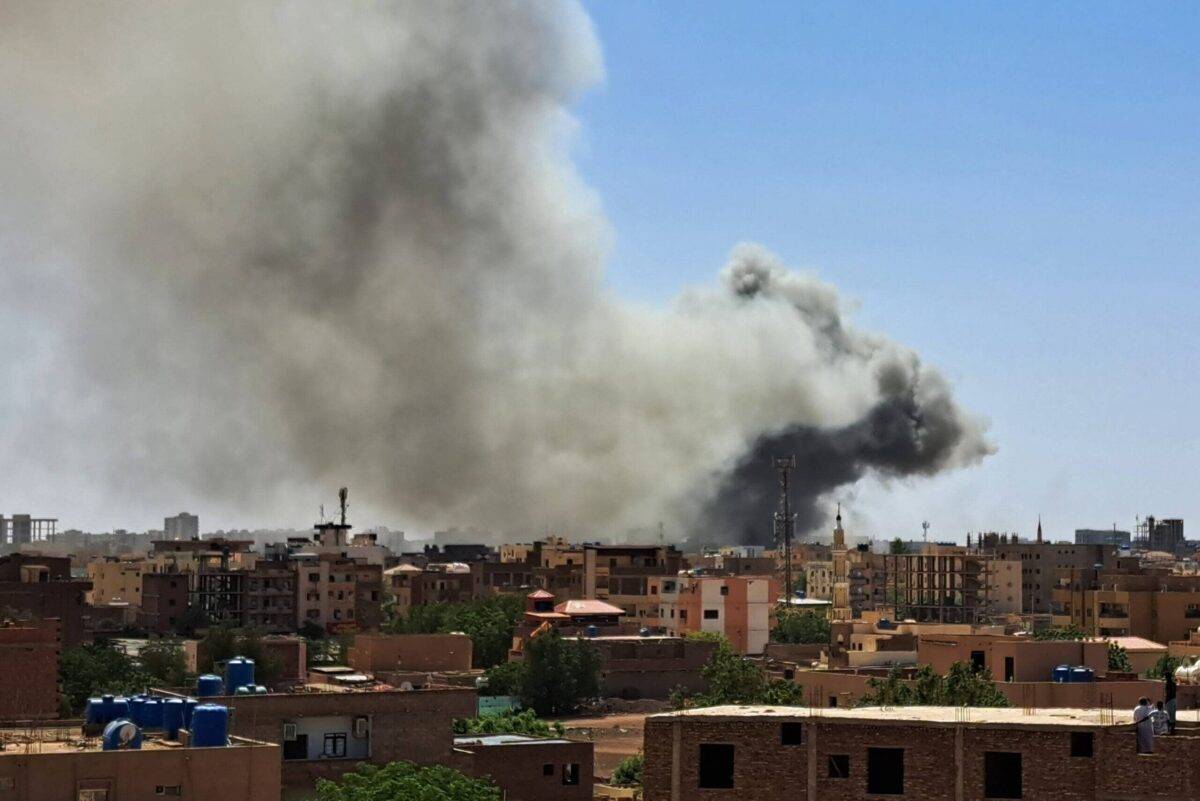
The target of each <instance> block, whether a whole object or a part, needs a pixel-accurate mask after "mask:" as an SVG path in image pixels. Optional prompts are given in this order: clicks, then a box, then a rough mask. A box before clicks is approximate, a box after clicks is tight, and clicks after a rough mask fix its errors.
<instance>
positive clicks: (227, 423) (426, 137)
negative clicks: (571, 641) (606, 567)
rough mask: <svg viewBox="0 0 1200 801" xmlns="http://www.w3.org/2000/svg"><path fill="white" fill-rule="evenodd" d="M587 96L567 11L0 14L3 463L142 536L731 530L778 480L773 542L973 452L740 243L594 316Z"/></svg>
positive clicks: (954, 408) (853, 335) (586, 39)
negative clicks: (864, 489)
mask: <svg viewBox="0 0 1200 801" xmlns="http://www.w3.org/2000/svg"><path fill="white" fill-rule="evenodd" d="M601 77H602V67H601V59H600V51H599V46H598V44H597V42H596V40H595V36H594V34H593V31H592V29H591V25H590V22H589V21H588V19H587V18H586V16H585V14H584V12H583V11H582V9H581V8H580V7H579V6H578V5H576V4H574V3H566V2H564V3H517V2H489V3H474V2H471V3H467V2H464V3H455V2H439V3H428V2H411V3H403V2H397V3H377V4H323V3H315V2H312V3H310V2H285V3H282V4H277V3H248V2H243V1H241V0H239V1H238V2H221V1H220V0H216V1H213V0H210V1H209V2H203V3H200V2H195V3H191V2H189V3H171V4H166V3H157V4H140V3H139V4H107V5H102V4H100V3H80V4H53V3H43V2H23V1H22V0H18V1H17V2H12V3H7V4H5V6H4V7H3V9H0V262H2V269H0V291H2V292H3V293H4V296H5V297H6V298H8V299H10V300H9V302H8V303H7V304H6V306H7V307H8V308H9V309H10V310H11V309H12V308H13V306H14V305H16V306H17V307H19V309H20V311H19V312H18V313H16V314H13V313H9V314H7V315H6V316H5V317H4V319H3V321H2V322H0V344H3V345H4V346H5V347H6V348H8V350H9V352H10V353H13V354H15V355H16V358H15V359H14V360H13V361H12V362H11V363H10V364H8V365H5V366H4V368H5V371H6V372H5V374H4V376H3V377H5V378H7V379H9V380H10V382H11V381H13V380H17V381H19V382H22V383H23V384H24V385H25V386H31V385H32V386H35V387H37V388H39V392H38V393H37V394H36V396H35V397H32V398H31V397H27V396H22V397H15V396H13V397H4V398H0V412H3V413H4V415H5V419H6V420H7V421H9V422H7V423H6V428H7V429H8V431H7V432H6V433H8V434H9V436H6V437H5V444H4V445H3V446H0V451H3V450H6V449H7V450H10V453H9V454H6V458H9V457H10V456H11V455H13V454H17V453H28V452H29V450H28V449H30V448H32V447H34V446H35V445H36V446H37V448H38V449H39V450H38V452H39V453H41V454H43V455H44V457H45V459H46V462H47V463H48V464H53V465H54V468H53V470H52V471H50V470H47V471H43V472H40V473H39V472H37V471H36V470H34V471H33V472H31V473H30V474H29V476H30V477H29V478H28V479H27V480H29V481H41V482H53V481H55V480H62V479H63V477H64V476H67V475H71V474H74V473H80V474H85V475H86V478H87V481H88V482H101V486H103V487H104V491H105V492H106V493H111V494H114V495H115V496H116V497H119V498H123V499H132V498H135V497H138V498H141V499H143V500H144V501H145V502H147V503H158V504H160V505H166V506H172V507H173V506H175V505H176V504H177V503H178V502H179V501H178V500H177V499H178V498H179V497H180V494H179V493H180V492H181V491H183V490H184V489H186V490H187V493H188V494H187V495H186V497H188V498H192V497H197V496H199V497H202V498H204V499H208V500H211V501H212V502H215V503H221V504H224V505H226V506H227V507H229V508H240V509H245V510H247V511H248V512H249V511H251V510H254V509H256V508H262V507H271V505H272V504H274V506H273V507H271V508H285V507H286V506H287V505H288V504H289V503H290V504H293V505H294V504H295V503H307V504H311V498H312V495H311V494H309V493H310V492H311V490H312V488H313V487H318V486H320V487H334V486H340V485H343V484H349V485H350V486H352V487H354V489H355V495H356V497H358V498H361V499H371V503H373V504H374V505H376V506H378V507H379V508H380V509H383V510H385V511H389V512H392V513H394V514H396V515H401V516H403V517H404V518H405V519H410V520H417V521H428V522H430V523H442V522H447V521H451V522H467V523H469V522H477V521H486V522H487V523H489V524H491V525H500V526H506V527H514V528H516V527H529V528H535V527H536V528H538V529H541V528H542V527H543V526H551V527H556V526H566V527H569V528H573V529H578V528H580V527H581V526H586V527H589V528H592V529H594V530H596V531H611V530H614V529H615V528H617V527H621V526H625V525H630V524H638V523H645V522H648V521H654V520H659V519H663V518H667V519H669V520H672V521H673V522H674V523H675V524H676V525H677V526H689V527H692V526H699V527H701V528H704V529H712V530H714V531H716V530H719V531H721V532H722V533H727V534H734V533H739V532H747V533H746V536H758V535H757V534H755V532H756V531H758V530H761V531H764V532H765V530H766V521H767V520H768V519H769V514H770V508H771V503H772V498H773V493H774V486H775V485H774V481H773V477H772V474H771V470H770V466H769V463H768V461H767V457H769V456H770V454H771V453H773V452H780V453H783V452H792V451H794V452H796V453H797V455H798V456H799V457H800V468H799V469H798V471H797V481H796V485H797V487H798V488H800V489H799V491H800V493H801V497H800V498H798V501H799V504H798V508H799V512H800V515H801V518H800V523H801V525H800V530H803V529H804V527H805V525H806V524H811V523H814V522H816V520H817V512H816V511H815V507H814V505H813V504H814V502H815V501H816V500H817V499H818V498H819V497H820V496H821V495H822V494H823V493H826V492H828V491H830V490H833V489H835V488H836V487H839V486H842V485H844V484H848V483H851V482H853V481H855V480H857V479H858V478H860V477H861V476H863V475H864V474H865V473H867V472H868V471H877V472H879V473H882V474H885V475H888V476H896V477H903V476H924V475H932V474H935V473H937V472H939V471H941V470H945V469H949V468H954V467H960V466H965V465H970V464H972V463H974V462H977V461H978V460H979V459H981V458H982V457H984V456H985V455H986V454H987V453H989V452H990V448H991V446H990V444H989V443H988V442H987V441H986V439H985V438H984V435H983V428H984V427H983V425H982V423H981V422H980V421H979V420H978V419H976V418H974V417H973V416H971V415H970V414H968V413H966V412H965V411H964V410H962V409H961V408H960V407H959V406H958V405H957V404H956V403H955V401H954V399H953V397H952V395H951V392H950V390H949V388H948V386H947V385H946V383H945V382H944V381H943V380H942V378H941V377H940V376H939V375H938V374H937V372H936V371H934V370H933V369H931V368H929V367H927V366H924V365H922V364H921V362H920V360H919V359H918V357H917V356H916V355H915V354H913V353H912V352H911V351H909V350H908V349H906V348H904V347H902V346H900V345H897V344H895V343H893V342H890V341H888V340H887V339H885V338H883V337H880V336H876V335H872V334H867V333H864V332H861V331H857V330H855V329H854V328H853V327H851V325H850V324H849V322H848V321H847V319H846V317H845V314H844V310H843V306H842V304H841V302H840V301H839V298H838V294H837V292H836V290H835V289H834V288H833V287H831V286H830V285H828V284H825V283H822V282H820V281H819V280H817V279H816V278H814V277H811V276H808V275H802V274H799V273H795V272H791V271H789V270H787V269H786V268H785V267H784V266H783V265H781V264H780V263H779V262H778V261H777V260H776V259H775V258H774V257H773V256H772V255H771V254H770V253H769V252H767V251H766V250H764V249H763V248H761V247H758V246H755V245H741V246H738V247H736V248H735V249H734V251H733V253H732V255H731V256H730V259H729V263H728V265H727V266H726V268H725V269H724V271H723V272H722V274H721V276H720V280H719V281H717V282H715V283H714V285H712V286H708V287H698V288H694V289H691V290H688V291H686V292H684V293H683V294H682V295H681V296H680V297H679V298H678V299H677V301H676V302H675V303H673V304H672V305H671V306H670V307H669V308H665V309H656V308H646V307H641V306H635V305H631V304H627V303H624V302H622V301H621V300H620V299H618V298H616V297H613V296H612V294H611V293H610V292H609V291H608V290H607V289H606V287H605V284H604V282H603V265H604V261H605V258H606V246H607V242H608V239H609V231H608V230H607V227H606V223H605V220H604V217H603V214H602V212H601V210H600V207H599V203H598V201H597V199H596V198H595V197H594V196H593V195H592V194H591V193H590V192H589V190H588V188H587V187H586V186H584V185H582V183H581V182H580V180H579V177H578V176H577V174H576V173H575V170H574V168H573V165H572V163H571V160H570V152H569V146H570V139H571V134H572V131H573V128H574V125H575V121H574V120H573V118H572V116H571V111H570V109H571V104H572V103H573V101H574V100H575V98H577V97H578V95H579V94H580V93H581V92H583V91H585V90H586V89H588V88H589V87H590V86H592V85H594V84H595V83H596V82H597V81H598V80H600V79H601ZM681 202H683V201H682V199H681ZM12 299H16V300H15V301H13V300H12ZM35 318H36V319H38V320H39V321H40V322H39V324H38V328H37V331H36V335H35V334H31V333H30V330H31V329H30V327H29V321H30V320H32V319H35ZM17 421H19V422H17ZM302 493H303V494H302ZM188 503H189V504H191V503H193V502H192V501H188ZM751 518H752V519H753V521H754V522H753V524H752V525H750V526H749V527H748V525H747V520H750V519H751ZM754 526H758V529H755V528H754ZM676 530H679V529H678V528H676Z"/></svg>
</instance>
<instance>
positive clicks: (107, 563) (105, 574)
mask: <svg viewBox="0 0 1200 801" xmlns="http://www.w3.org/2000/svg"><path fill="white" fill-rule="evenodd" d="M143 564H144V560H142V559H129V558H125V557H120V556H104V557H101V558H99V559H93V560H92V561H90V562H88V565H87V577H88V581H90V582H92V589H91V591H90V592H88V594H87V602H88V603H89V604H91V605H92V606H106V605H108V604H114V603H124V604H130V605H132V606H141V605H142V567H143Z"/></svg>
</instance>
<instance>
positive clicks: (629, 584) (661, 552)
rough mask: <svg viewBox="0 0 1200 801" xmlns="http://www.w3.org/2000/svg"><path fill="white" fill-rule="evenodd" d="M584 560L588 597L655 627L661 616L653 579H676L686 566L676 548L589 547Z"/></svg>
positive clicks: (585, 592)
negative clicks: (652, 587) (652, 589)
mask: <svg viewBox="0 0 1200 801" xmlns="http://www.w3.org/2000/svg"><path fill="white" fill-rule="evenodd" d="M583 557H584V562H583V565H584V569H583V589H584V598H585V599H588V600H599V601H607V602H608V603H610V604H614V605H616V606H619V607H621V608H622V609H624V610H625V615H626V617H629V618H632V619H633V621H634V622H636V623H639V624H642V625H654V624H655V622H656V621H657V620H658V616H659V615H658V605H659V599H658V597H657V596H655V595H652V594H651V592H650V586H651V582H650V579H651V578H654V577H664V576H667V577H670V576H676V575H678V573H679V571H680V569H681V568H682V567H683V554H681V553H680V552H679V551H678V549H676V548H675V546H673V545H585V546H584V550H583Z"/></svg>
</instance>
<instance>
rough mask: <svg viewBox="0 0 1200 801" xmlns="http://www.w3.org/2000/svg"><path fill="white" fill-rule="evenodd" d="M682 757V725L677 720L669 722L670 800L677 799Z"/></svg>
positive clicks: (674, 800) (677, 800) (675, 800)
mask: <svg viewBox="0 0 1200 801" xmlns="http://www.w3.org/2000/svg"><path fill="white" fill-rule="evenodd" d="M682 759H683V727H682V725H681V724H680V722H679V721H678V720H676V721H673V722H672V723H671V801H679V784H680V777H679V774H680V771H681V770H682V764H681V762H682Z"/></svg>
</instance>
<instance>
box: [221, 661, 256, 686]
mask: <svg viewBox="0 0 1200 801" xmlns="http://www.w3.org/2000/svg"><path fill="white" fill-rule="evenodd" d="M225 686H226V687H227V688H228V689H229V691H230V692H237V688H238V687H253V686H254V660H253V659H247V658H246V657H244V656H235V657H234V658H233V659H230V660H229V661H228V662H226V663H225Z"/></svg>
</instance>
